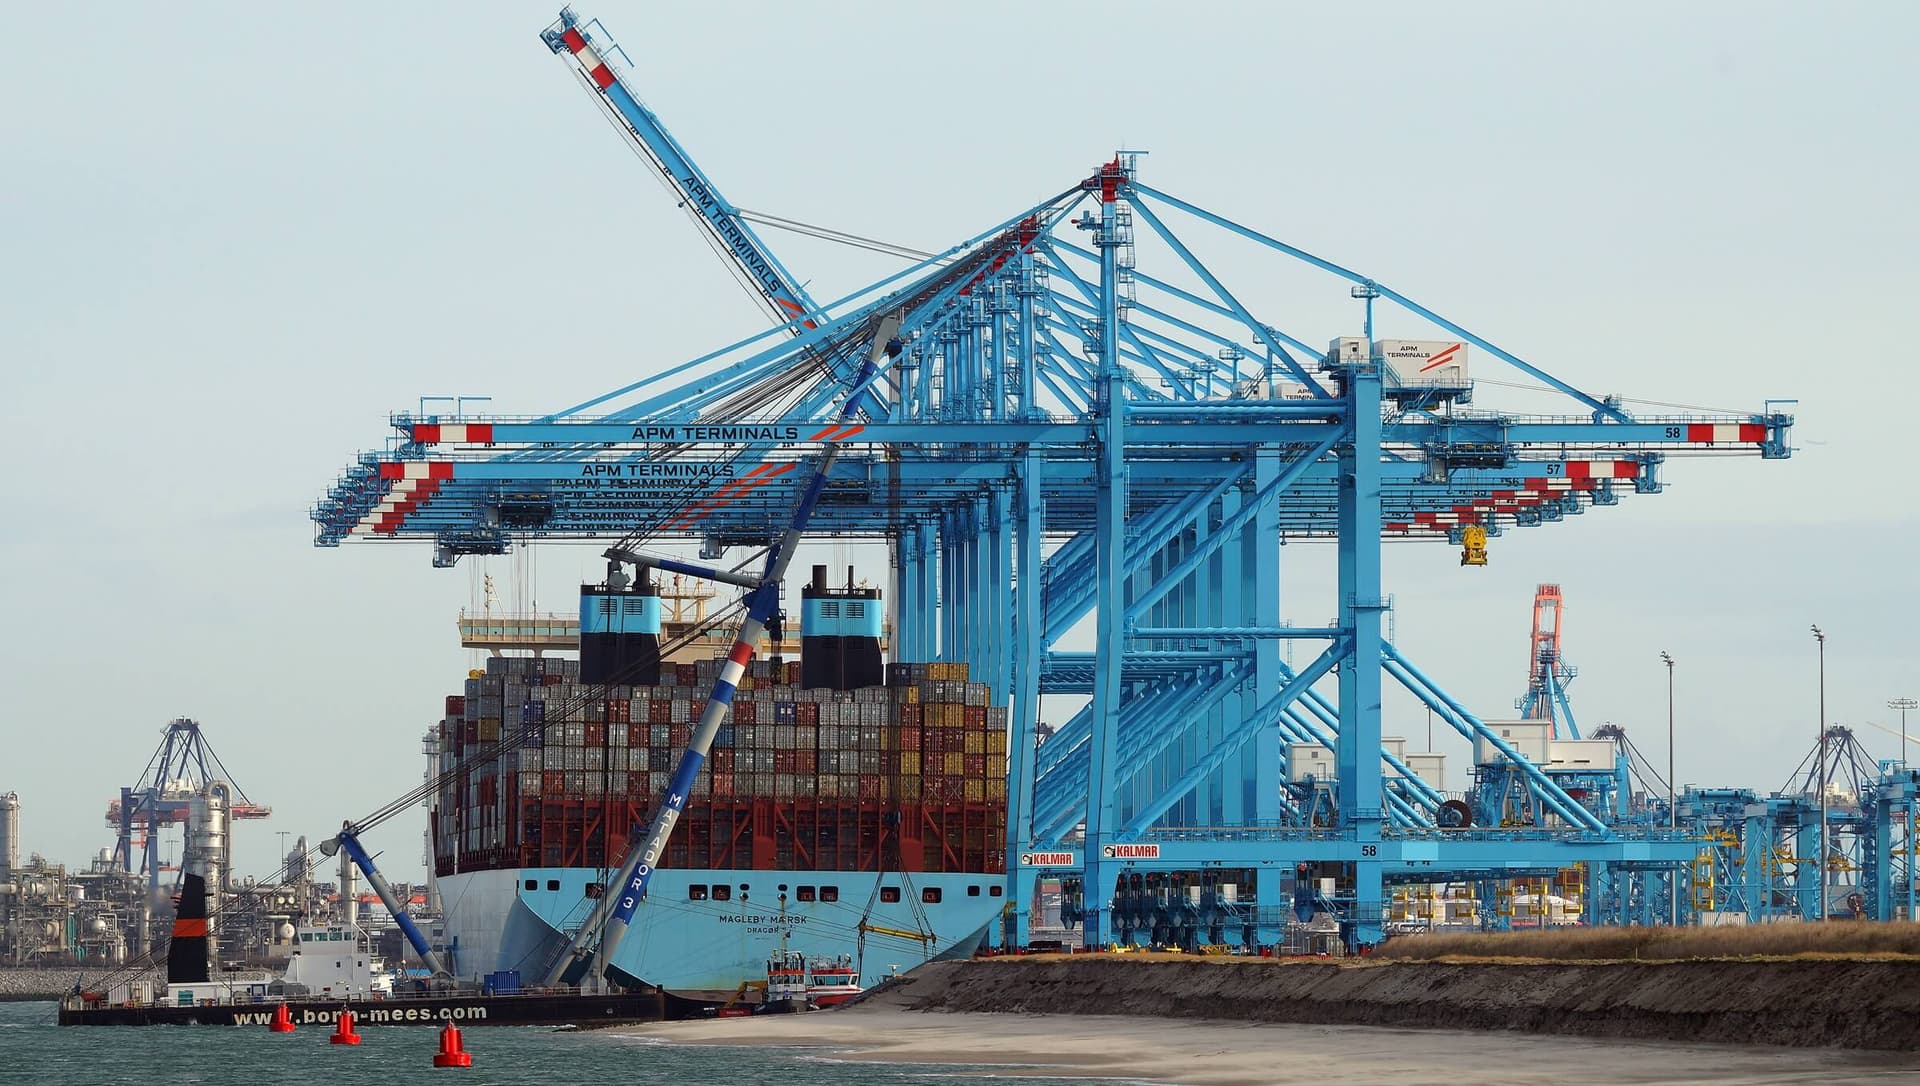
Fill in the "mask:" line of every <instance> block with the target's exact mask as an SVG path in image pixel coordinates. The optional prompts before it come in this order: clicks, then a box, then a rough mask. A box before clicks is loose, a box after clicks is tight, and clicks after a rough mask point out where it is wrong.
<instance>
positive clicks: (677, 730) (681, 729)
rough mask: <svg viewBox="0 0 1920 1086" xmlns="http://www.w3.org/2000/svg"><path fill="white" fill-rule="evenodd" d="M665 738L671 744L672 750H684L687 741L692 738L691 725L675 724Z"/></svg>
mask: <svg viewBox="0 0 1920 1086" xmlns="http://www.w3.org/2000/svg"><path fill="white" fill-rule="evenodd" d="M667 736H668V739H669V741H671V742H672V743H673V749H675V750H685V749H686V746H687V741H688V740H690V739H692V738H693V725H691V724H675V725H674V726H673V727H671V728H669V729H668V730H667Z"/></svg>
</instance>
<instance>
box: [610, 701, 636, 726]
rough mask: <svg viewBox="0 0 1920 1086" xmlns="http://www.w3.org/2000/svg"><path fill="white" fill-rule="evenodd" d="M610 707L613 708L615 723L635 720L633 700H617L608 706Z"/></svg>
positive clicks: (627, 722)
mask: <svg viewBox="0 0 1920 1086" xmlns="http://www.w3.org/2000/svg"><path fill="white" fill-rule="evenodd" d="M608 708H610V709H612V710H613V717H612V722H613V723H615V724H630V723H632V722H633V703H632V702H630V701H616V702H614V703H613V704H612V705H610V706H608Z"/></svg>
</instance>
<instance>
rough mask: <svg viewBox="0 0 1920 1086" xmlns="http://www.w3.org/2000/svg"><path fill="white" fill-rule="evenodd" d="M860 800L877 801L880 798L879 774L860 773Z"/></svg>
mask: <svg viewBox="0 0 1920 1086" xmlns="http://www.w3.org/2000/svg"><path fill="white" fill-rule="evenodd" d="M860 798H861V799H879V798H880V776H879V774H876V773H862V774H861V775H860Z"/></svg>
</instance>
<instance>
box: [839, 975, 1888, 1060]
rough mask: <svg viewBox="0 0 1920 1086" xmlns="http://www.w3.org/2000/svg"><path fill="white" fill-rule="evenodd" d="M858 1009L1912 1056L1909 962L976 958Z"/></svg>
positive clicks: (910, 981) (909, 980)
mask: <svg viewBox="0 0 1920 1086" xmlns="http://www.w3.org/2000/svg"><path fill="white" fill-rule="evenodd" d="M870 1002H871V1003H874V1004H880V1005H888V1006H895V1007H905V1008H908V1009H912V1010H947V1011H984V1012H1005V1013H1021V1014H1100V1015H1140V1016H1148V1017H1158V1018H1212V1019H1227V1020H1237V1021H1250V1022H1295V1023H1303V1024H1313V1025H1355V1026H1393V1027H1401V1028H1426V1029H1486V1030H1524V1031H1528V1032H1535V1033H1556V1034H1568V1035H1573V1036H1581V1037H1594V1038H1621V1039H1633V1040H1669V1041H1704V1042H1723V1043H1733V1044H1764V1045H1791V1046H1802V1047H1808V1046H1826V1047H1835V1048H1862V1049H1893V1050H1901V1051H1920V1029H1916V1028H1915V1026H1914V1023H1915V1022H1916V1021H1920V962H1914V961H1830V960H1794V961H1775V962H1759V961H1683V962H1607V963H1584V964H1518V963H1516V964H1505V963H1501V964H1480V963H1471V964H1468V963H1451V962H1369V963H1364V964H1346V965H1342V964H1332V963H1326V962H1292V961H1276V960H1271V959H1246V958H1185V957H1160V956H1145V955H1141V956H1133V955H1127V956H1108V955H1089V956H1085V957H1081V956H1073V957H1066V958H1061V957H1053V956H1045V957H1026V958H992V959H983V960H978V961H970V962H936V963H932V964H929V965H925V966H922V967H921V968H919V969H917V970H915V971H914V972H913V973H912V974H911V975H910V976H909V977H906V978H903V979H902V982H901V983H900V984H899V985H898V986H897V987H893V988H892V989H890V990H889V991H887V992H884V993H877V994H876V996H875V997H874V998H873V999H871V1000H870Z"/></svg>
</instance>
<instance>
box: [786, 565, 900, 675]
mask: <svg viewBox="0 0 1920 1086" xmlns="http://www.w3.org/2000/svg"><path fill="white" fill-rule="evenodd" d="M826 579H827V568H826V567H825V566H815V567H813V583H812V584H809V585H807V586H806V587H805V588H803V589H801V591H800V685H802V686H806V687H815V688H821V687H825V688H831V689H834V690H857V689H859V688H860V687H863V686H883V685H885V683H886V668H885V665H884V662H883V661H882V660H881V658H880V629H881V625H882V619H883V617H884V616H883V614H882V611H883V608H882V605H881V602H880V590H879V589H877V588H854V587H852V585H851V583H849V585H848V587H846V588H828V587H827V585H826ZM849 582H851V577H849Z"/></svg>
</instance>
